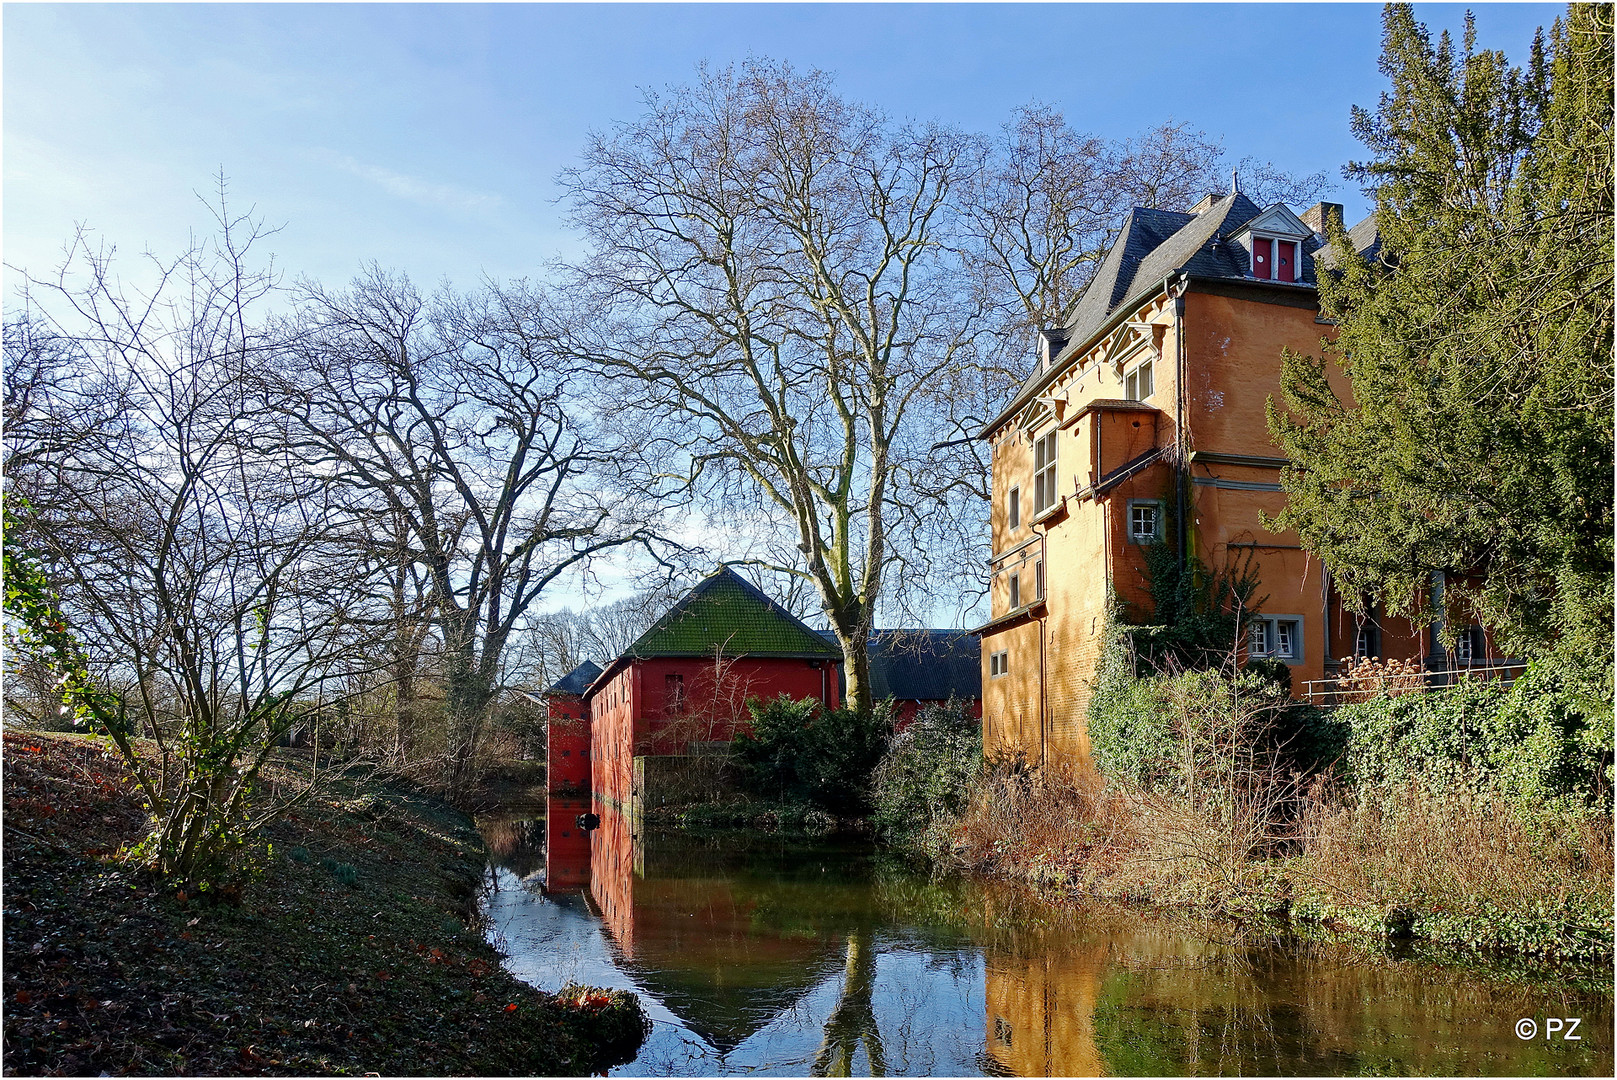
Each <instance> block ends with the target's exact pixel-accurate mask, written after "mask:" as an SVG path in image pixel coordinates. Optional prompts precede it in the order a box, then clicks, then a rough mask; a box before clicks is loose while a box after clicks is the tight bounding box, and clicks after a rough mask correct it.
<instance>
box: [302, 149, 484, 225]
mask: <svg viewBox="0 0 1617 1080" xmlns="http://www.w3.org/2000/svg"><path fill="white" fill-rule="evenodd" d="M322 156H328V155H322ZM329 161H330V163H331V164H332V165H333V166H335V167H336V168H338V169H341V170H342V171H343V172H345V173H349V174H350V175H353V176H357V177H359V178H360V179H362V180H367V181H369V182H370V183H372V184H375V185H376V186H377V187H379V188H381V189H382V190H383V191H386V192H387V193H388V194H389V195H392V196H394V197H395V198H399V199H403V200H405V201H406V202H413V203H416V204H418V205H421V206H432V207H437V208H438V209H441V210H453V211H456V212H458V213H483V212H487V211H491V210H497V209H499V207H500V205H501V203H502V202H503V200H502V199H501V198H500V196H498V195H494V194H491V193H489V192H483V191H473V190H471V189H470V188H464V187H461V186H459V185H457V184H437V183H433V182H432V181H430V180H423V179H421V178H420V177H416V176H407V175H405V174H404V173H398V172H394V171H393V170H392V169H384V168H382V167H381V166H378V165H367V164H365V163H364V162H361V161H356V160H355V159H354V158H352V157H349V156H347V155H343V154H331V155H329Z"/></svg>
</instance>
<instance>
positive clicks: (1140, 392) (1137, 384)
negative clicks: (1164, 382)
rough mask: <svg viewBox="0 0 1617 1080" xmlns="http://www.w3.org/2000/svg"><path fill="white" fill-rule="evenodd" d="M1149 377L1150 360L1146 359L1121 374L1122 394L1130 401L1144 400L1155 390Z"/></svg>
mask: <svg viewBox="0 0 1617 1080" xmlns="http://www.w3.org/2000/svg"><path fill="white" fill-rule="evenodd" d="M1155 390H1156V386H1155V384H1154V383H1153V381H1152V377H1151V361H1150V360H1147V361H1145V362H1144V363H1142V364H1140V365H1139V366H1138V367H1136V368H1134V369H1133V370H1132V371H1130V372H1129V373H1128V374H1126V375H1124V376H1123V396H1124V397H1126V398H1128V399H1129V400H1130V401H1144V400H1145V399H1146V398H1148V397H1150V396H1151V395H1152V393H1153V392H1155Z"/></svg>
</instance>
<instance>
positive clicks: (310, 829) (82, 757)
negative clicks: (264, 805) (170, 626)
mask: <svg viewBox="0 0 1617 1080" xmlns="http://www.w3.org/2000/svg"><path fill="white" fill-rule="evenodd" d="M298 768H299V767H298V764H297V762H296V761H288V762H285V763H283V764H280V765H277V766H275V767H274V768H272V769H271V771H270V773H269V775H268V776H267V777H266V782H267V783H272V784H275V783H279V784H292V783H295V782H296V781H297V780H298V778H299V777H298ZM144 827H145V816H144V814H143V812H142V810H141V808H140V805H139V803H138V801H137V800H136V799H135V798H134V796H133V794H132V792H131V790H130V786H129V784H128V783H127V781H126V780H125V778H124V776H123V773H122V770H121V768H120V766H119V762H118V760H117V758H116V757H115V756H114V755H109V754H105V753H103V752H102V750H101V748H100V746H99V745H98V744H97V743H96V742H95V740H93V739H90V738H87V737H81V736H68V735H53V734H34V733H15V732H9V731H8V732H7V733H6V734H5V868H4V869H5V953H4V960H5V974H4V1000H5V1062H4V1065H5V1071H6V1073H7V1074H70V1075H95V1074H96V1073H99V1072H107V1073H113V1074H118V1073H141V1074H180V1075H185V1074H188V1075H218V1074H254V1073H269V1074H290V1075H300V1074H333V1073H335V1074H357V1073H365V1072H379V1073H384V1074H395V1075H547V1074H580V1073H590V1072H598V1071H601V1070H603V1069H605V1068H607V1067H609V1066H610V1065H612V1064H615V1063H617V1062H621V1061H626V1060H629V1059H630V1058H631V1057H632V1056H633V1054H634V1052H635V1050H636V1049H637V1048H638V1046H639V1043H640V1040H641V1039H642V1038H643V1032H644V1020H643V1014H642V1013H641V1011H640V1008H639V1003H638V1001H636V1000H635V999H634V997H633V996H632V995H626V994H622V993H619V992H613V993H611V994H607V993H605V992H600V991H587V990H576V991H564V992H563V993H561V994H558V995H552V994H547V993H543V992H541V991H538V990H535V989H533V988H532V987H529V986H527V985H526V984H524V983H521V982H518V981H517V980H515V979H514V978H512V977H511V976H510V975H508V974H507V973H506V972H505V971H504V970H503V969H502V968H501V966H500V962H499V961H500V958H499V955H498V954H497V953H496V952H495V951H494V949H493V948H492V947H491V946H490V945H489V944H488V943H487V942H486V941H485V940H484V938H483V936H482V934H481V933H480V927H479V926H478V924H477V916H476V892H477V889H478V886H479V883H480V881H481V876H482V868H483V848H482V842H481V840H480V838H479V837H478V835H477V833H476V831H475V829H474V828H473V827H472V825H471V822H470V821H469V820H468V819H467V818H466V817H465V816H464V815H462V814H460V813H458V812H456V811H454V810H452V809H450V808H449V807H447V806H445V805H444V804H442V803H440V802H438V801H436V800H434V799H430V798H427V797H425V796H423V795H421V794H420V793H419V792H417V791H415V790H413V789H410V788H408V787H406V786H403V785H398V784H393V783H386V782H382V781H379V780H376V779H375V778H370V779H365V778H359V777H354V778H351V779H349V780H347V781H340V782H337V783H335V784H333V785H332V786H331V788H330V789H328V790H326V791H325V792H324V793H322V794H319V795H316V796H314V797H311V798H310V799H309V800H308V801H307V802H305V803H304V804H302V805H301V806H300V807H299V808H298V809H297V810H295V811H294V812H293V813H292V814H291V815H290V816H288V817H287V818H285V819H284V820H282V821H281V822H280V823H278V824H277V825H275V826H272V827H271V828H270V829H269V830H268V834H267V835H266V836H264V837H262V838H260V840H259V842H258V844H257V846H256V847H255V848H254V849H253V851H252V852H251V853H250V854H249V856H248V857H247V859H246V860H245V861H244V862H243V863H242V864H241V865H242V867H243V873H242V874H241V876H240V878H239V880H237V881H235V882H233V883H227V884H226V885H225V886H224V888H223V889H221V890H219V891H218V893H217V894H215V895H204V896H188V895H185V894H184V893H183V891H180V890H178V889H176V888H175V887H174V886H173V885H172V884H171V883H165V882H164V881H162V880H160V879H157V878H155V877H153V876H152V875H149V874H147V873H145V872H143V871H141V870H139V869H136V868H133V867H131V866H129V865H127V864H125V863H123V862H120V861H119V859H118V858H117V853H118V852H119V850H120V849H121V848H123V847H124V846H125V845H128V844H131V843H133V842H134V841H137V840H138V839H139V838H140V836H141V834H142V832H143V830H144Z"/></svg>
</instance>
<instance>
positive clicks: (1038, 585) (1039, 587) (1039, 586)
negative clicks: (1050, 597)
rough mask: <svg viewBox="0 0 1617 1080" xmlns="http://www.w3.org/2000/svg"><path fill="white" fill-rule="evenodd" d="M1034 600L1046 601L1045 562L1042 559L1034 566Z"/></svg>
mask: <svg viewBox="0 0 1617 1080" xmlns="http://www.w3.org/2000/svg"><path fill="white" fill-rule="evenodd" d="M1033 598H1034V599H1035V600H1043V599H1044V560H1043V559H1040V560H1038V561H1037V562H1035V563H1034V564H1033Z"/></svg>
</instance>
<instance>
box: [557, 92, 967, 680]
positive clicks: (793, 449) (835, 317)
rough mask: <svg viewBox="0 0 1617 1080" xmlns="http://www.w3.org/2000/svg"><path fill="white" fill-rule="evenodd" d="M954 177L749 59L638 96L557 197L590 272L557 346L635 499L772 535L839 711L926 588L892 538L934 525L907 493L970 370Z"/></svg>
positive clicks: (823, 96) (867, 116)
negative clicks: (892, 612)
mask: <svg viewBox="0 0 1617 1080" xmlns="http://www.w3.org/2000/svg"><path fill="white" fill-rule="evenodd" d="M975 162H976V148H975V143H974V141H973V140H972V139H970V138H968V137H967V136H965V135H962V134H961V133H959V132H956V131H952V130H949V129H946V128H941V127H938V126H935V125H917V124H895V123H893V122H891V121H890V120H888V119H887V118H886V117H885V116H883V115H882V114H880V113H879V112H877V111H876V110H874V109H870V108H867V107H864V106H860V105H856V104H853V103H850V102H847V101H844V100H843V99H841V98H840V97H838V96H837V94H836V93H835V92H834V90H833V89H832V87H831V84H830V80H829V78H828V77H827V76H825V75H823V74H821V73H817V72H811V73H808V74H800V73H798V72H795V71H793V70H792V69H791V68H790V67H788V66H786V65H776V64H771V63H767V62H762V61H755V62H749V63H747V64H746V65H744V66H743V67H742V68H741V69H739V70H734V69H725V70H722V71H709V70H705V69H704V70H703V71H702V72H701V74H700V76H699V78H698V80H697V82H696V83H695V84H694V85H692V86H688V87H683V88H679V89H676V90H673V91H670V92H669V93H668V94H667V95H665V96H658V95H650V96H648V98H647V100H646V109H645V112H644V114H643V115H642V116H641V117H640V118H639V119H638V120H636V121H634V122H632V123H629V124H624V125H621V126H619V127H618V128H617V129H615V130H614V131H613V132H611V133H609V134H599V135H596V136H594V137H592V138H591V140H590V142H589V144H588V146H587V147H586V149H585V152H584V163H583V164H582V165H581V166H580V167H579V168H576V169H571V170H568V171H567V172H566V173H564V174H563V175H562V178H561V181H562V183H563V185H564V186H565V187H566V189H567V190H568V193H569V195H570V197H571V200H572V206H573V220H574V222H575V223H576V224H577V225H578V226H579V227H580V228H581V229H582V230H583V232H584V234H585V236H586V238H587V239H588V241H589V242H590V245H591V248H592V254H591V257H590V258H589V259H588V260H587V261H585V262H583V263H582V264H580V265H577V266H574V267H572V268H571V269H572V271H573V274H574V280H575V281H576V288H575V289H574V290H573V293H572V296H573V298H574V301H575V302H574V305H573V307H572V308H571V309H569V310H564V311H557V312H555V313H554V314H555V315H556V316H557V318H556V322H555V326H556V328H557V333H558V336H560V337H564V338H565V339H566V340H568V341H569V342H570V343H571V347H572V350H573V351H574V353H575V354H576V355H578V356H580V357H583V358H587V359H589V360H590V361H591V362H593V363H594V364H595V365H596V367H597V369H598V370H599V371H600V372H601V373H602V375H603V376H604V377H605V379H606V385H605V388H604V392H605V393H606V394H607V395H609V397H610V400H611V402H612V406H613V408H615V409H616V410H619V411H620V412H621V414H622V415H625V416H630V417H632V418H633V425H632V427H633V437H632V438H631V439H627V440H626V441H625V455H626V456H627V455H628V454H629V453H633V454H635V455H636V458H635V459H636V460H637V461H638V462H639V464H640V465H641V466H642V469H643V473H644V475H645V476H646V477H647V478H648V486H649V487H650V488H651V489H652V490H655V491H656V492H657V493H658V494H659V495H661V496H663V497H667V498H675V497H692V498H696V499H698V500H701V501H703V502H705V504H706V505H707V506H709V507H712V508H715V509H716V511H717V512H719V513H722V515H723V516H724V518H725V520H727V521H729V522H735V521H738V520H745V521H747V522H749V523H750V524H751V525H752V526H754V527H755V528H757V529H760V530H764V529H769V528H778V529H781V530H782V531H783V532H784V535H786V536H789V537H790V541H789V542H790V543H792V544H793V545H794V546H795V548H796V551H795V555H796V556H797V557H795V558H792V559H778V560H776V559H769V558H767V557H765V558H763V559H761V560H759V562H760V563H761V564H763V565H766V566H767V567H768V568H769V569H771V570H773V571H775V572H778V573H781V574H786V575H788V576H792V577H797V578H801V579H803V580H805V581H807V582H809V583H810V584H811V585H812V586H813V588H814V589H815V592H816V593H817V598H818V602H819V606H820V608H821V609H822V610H823V611H824V613H825V615H826V617H827V619H828V620H829V622H830V625H831V628H832V630H833V631H834V632H835V634H836V636H837V639H838V641H839V642H840V644H841V646H842V649H843V653H844V656H845V658H846V660H845V664H846V671H847V677H848V697H849V700H850V702H851V703H853V704H855V705H858V706H868V704H869V701H870V687H869V676H868V664H869V661H868V657H867V655H866V650H865V640H866V637H867V636H868V634H869V632H870V629H871V627H872V626H873V624H874V621H875V618H876V613H877V611H878V606H879V605H881V604H882V603H883V602H890V601H891V600H893V599H896V598H901V597H902V596H903V595H904V594H905V593H906V591H907V590H911V595H915V594H916V593H919V592H920V591H921V590H922V589H923V588H925V587H927V586H930V587H932V588H936V586H937V581H936V580H933V581H931V582H925V581H924V576H923V575H919V574H914V573H910V572H909V570H910V568H911V567H912V566H914V565H915V562H914V559H913V555H914V554H915V552H916V550H917V549H916V548H915V547H914V546H913V545H911V544H909V543H907V542H905V540H904V539H903V538H902V537H901V536H900V534H899V530H900V528H901V527H902V526H903V525H904V524H906V523H907V522H913V521H915V520H917V519H922V518H925V519H926V520H933V519H935V518H936V517H937V516H938V515H942V514H947V513H949V512H951V507H950V506H948V505H947V504H944V505H939V506H935V507H932V508H930V509H931V513H925V512H923V511H922V510H921V509H920V508H919V507H917V506H916V505H915V504H916V503H917V502H919V501H920V500H921V499H922V498H924V495H923V493H922V491H921V489H920V486H919V485H917V484H916V483H914V482H913V478H914V477H916V476H917V475H919V474H921V473H924V472H926V471H927V470H928V469H930V468H931V466H930V464H929V459H930V457H931V455H932V444H933V443H934V442H935V441H937V435H936V432H937V430H938V427H939V423H940V420H939V418H940V416H942V417H943V424H944V429H945V430H947V412H948V409H949V407H950V403H949V401H948V400H947V398H946V397H945V396H944V394H943V389H944V387H945V385H946V384H947V383H948V381H949V374H950V373H951V372H954V371H956V370H958V369H963V368H971V367H972V366H973V365H974V363H975V358H974V356H973V350H974V348H975V336H976V333H977V326H978V318H977V314H978V313H977V307H976V301H975V296H974V290H973V289H972V288H971V287H970V281H969V279H968V278H967V276H966V274H965V273H964V268H963V266H962V264H961V262H960V260H959V258H958V257H957V254H956V245H955V244H954V243H953V240H954V237H953V235H952V232H951V230H952V228H953V213H952V209H951V201H950V200H951V198H952V197H953V195H954V191H955V188H956V185H957V184H959V183H961V182H963V181H964V180H965V179H966V178H968V177H969V175H970V173H971V171H972V169H973V168H975Z"/></svg>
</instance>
